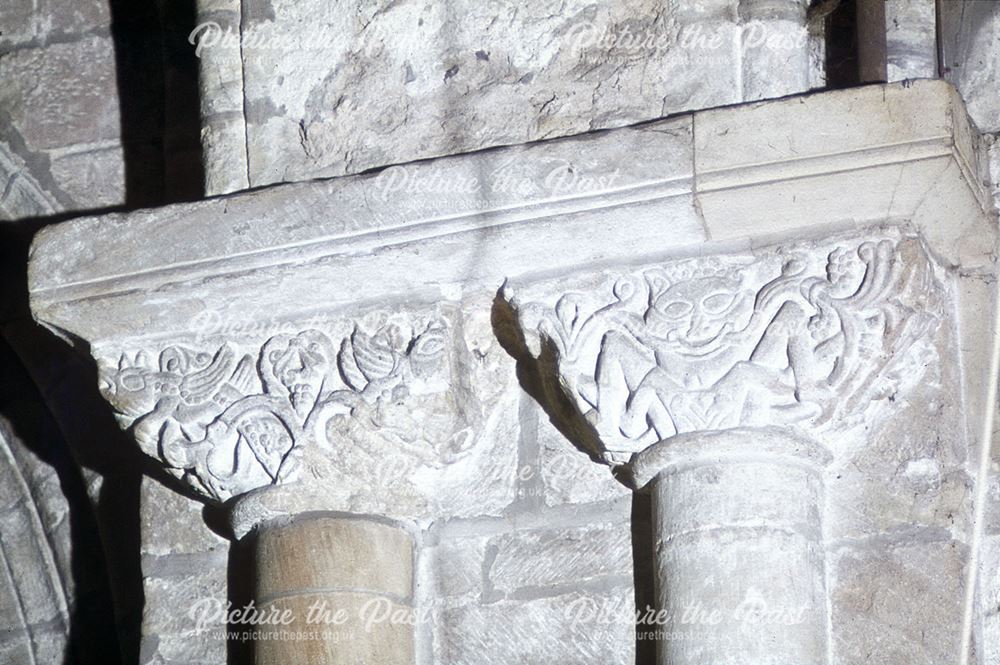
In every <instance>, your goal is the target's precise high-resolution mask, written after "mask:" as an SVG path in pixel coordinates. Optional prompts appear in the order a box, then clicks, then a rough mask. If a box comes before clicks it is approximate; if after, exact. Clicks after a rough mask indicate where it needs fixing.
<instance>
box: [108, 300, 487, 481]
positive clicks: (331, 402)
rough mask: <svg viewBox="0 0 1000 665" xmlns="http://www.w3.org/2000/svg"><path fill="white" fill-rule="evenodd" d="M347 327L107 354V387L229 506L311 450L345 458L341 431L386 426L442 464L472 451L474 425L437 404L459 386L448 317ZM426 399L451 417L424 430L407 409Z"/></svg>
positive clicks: (138, 426) (151, 443)
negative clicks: (241, 341)
mask: <svg viewBox="0 0 1000 665" xmlns="http://www.w3.org/2000/svg"><path fill="white" fill-rule="evenodd" d="M347 326H348V327H349V328H350V329H349V332H346V333H341V334H340V335H336V334H334V333H328V332H323V331H322V330H319V329H316V328H308V327H307V328H303V329H301V330H298V331H292V332H280V333H277V334H274V335H271V336H268V337H266V339H265V341H263V342H262V343H260V342H259V343H256V344H254V343H251V344H234V343H232V342H229V341H216V342H212V341H209V340H197V341H194V342H192V343H190V344H183V343H178V344H169V345H162V346H158V347H156V348H152V349H151V348H143V349H141V350H139V351H137V352H135V353H134V354H133V353H129V352H123V353H121V354H120V355H118V357H117V358H115V357H114V355H111V356H110V357H104V356H99V357H98V360H99V367H100V371H101V379H102V392H103V394H104V396H105V398H106V399H107V400H108V402H109V403H110V404H111V405H112V407H113V408H114V411H115V414H116V416H117V417H118V420H119V422H120V424H121V426H122V427H123V428H124V429H126V430H129V431H131V432H132V433H133V435H134V436H135V439H136V441H137V442H138V444H139V446H140V447H141V448H142V450H143V451H144V452H145V453H146V454H148V455H150V456H151V457H154V458H156V459H158V460H159V461H160V462H162V463H163V465H164V466H165V467H166V468H167V470H168V471H170V472H171V473H172V474H174V475H175V476H177V477H178V478H181V479H183V480H185V481H186V482H188V483H189V484H190V485H191V486H192V487H194V488H195V489H196V490H197V491H198V492H200V493H202V494H204V495H206V496H207V497H209V498H212V499H216V500H220V501H224V500H226V499H228V498H230V497H231V496H234V495H238V494H243V493H245V492H248V491H250V490H253V489H257V488H260V487H264V486H267V485H271V484H279V483H283V482H286V481H294V480H300V479H302V477H303V469H302V459H303V456H304V455H306V454H307V453H308V452H309V451H312V450H316V451H318V450H325V451H326V453H327V454H329V455H343V454H345V452H346V451H344V450H336V449H335V446H334V445H333V443H332V442H333V441H334V440H336V439H337V438H338V432H350V431H353V430H357V429H359V428H360V429H362V430H363V429H365V428H368V429H371V428H378V429H379V431H380V434H381V435H383V436H386V437H391V438H394V439H395V440H396V442H397V443H398V444H399V446H400V447H401V448H405V449H407V450H408V451H409V452H410V453H411V454H412V455H414V456H417V457H420V458H422V459H423V460H425V461H427V462H429V463H431V464H444V463H446V462H447V461H448V460H451V459H455V458H457V457H459V456H461V455H462V453H463V452H465V451H467V450H468V447H469V445H470V443H471V438H472V437H471V435H470V430H469V428H468V426H467V425H466V424H465V423H462V422H458V420H457V419H456V418H457V414H455V413H454V412H451V413H448V414H447V415H446V414H445V413H444V412H443V411H444V410H445V409H446V407H442V405H441V404H436V403H435V402H436V400H435V396H436V395H440V394H441V393H444V392H447V390H448V389H449V387H450V383H451V377H450V372H449V348H448V347H449V345H450V339H449V330H448V323H447V321H446V320H444V319H443V318H431V319H427V318H421V317H407V316H405V315H404V316H396V317H392V318H388V319H386V320H385V321H384V322H383V323H382V324H381V325H378V326H377V327H374V328H368V327H365V326H363V325H362V324H360V323H356V322H347ZM340 327H341V328H343V327H344V326H343V324H341V326H340ZM417 405H419V406H420V407H422V408H424V409H426V410H427V411H429V412H430V415H433V412H434V411H435V409H437V410H438V411H440V413H438V416H440V417H439V418H437V419H432V420H430V421H428V422H426V423H422V424H421V427H416V426H415V425H416V424H415V423H413V422H410V421H408V420H407V418H408V413H407V412H408V410H410V409H413V408H414V407H416V406H417ZM446 430H447V431H446ZM359 438H360V437H359Z"/></svg>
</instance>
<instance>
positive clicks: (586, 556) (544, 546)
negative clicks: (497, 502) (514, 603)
mask: <svg viewBox="0 0 1000 665" xmlns="http://www.w3.org/2000/svg"><path fill="white" fill-rule="evenodd" d="M490 547H491V548H495V550H496V556H495V558H494V559H493V564H492V566H491V567H490V570H489V579H490V582H491V583H492V585H493V587H494V588H496V589H497V590H498V591H501V592H503V593H507V594H510V593H513V592H516V591H518V590H519V589H526V590H533V591H538V590H542V589H551V588H553V587H564V588H565V587H573V586H574V585H581V584H584V585H585V584H588V583H592V582H595V581H598V580H602V579H604V580H621V579H622V578H626V579H628V578H630V577H631V575H632V538H631V532H630V524H629V522H628V521H627V520H625V519H623V520H622V521H621V522H617V523H612V524H595V525H592V526H587V527H578V528H571V529H545V530H531V531H528V530H519V531H515V532H513V533H511V534H508V535H504V536H501V537H498V538H495V539H493V540H492V541H490Z"/></svg>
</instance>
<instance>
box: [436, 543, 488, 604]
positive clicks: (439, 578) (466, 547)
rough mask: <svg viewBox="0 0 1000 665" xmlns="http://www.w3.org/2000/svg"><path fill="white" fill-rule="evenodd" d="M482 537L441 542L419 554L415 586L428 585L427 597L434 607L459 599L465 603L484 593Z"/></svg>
mask: <svg viewBox="0 0 1000 665" xmlns="http://www.w3.org/2000/svg"><path fill="white" fill-rule="evenodd" d="M488 541H489V538H488V537H486V536H467V537H456V538H449V539H442V540H441V542H440V543H438V544H436V545H434V546H430V547H426V548H424V549H423V550H422V551H421V554H420V575H419V576H418V580H420V581H418V583H423V584H429V585H430V590H429V592H428V593H427V596H428V597H429V598H431V599H432V602H434V603H435V604H441V603H445V602H448V600H449V599H451V598H452V597H455V596H458V597H462V598H463V599H464V601H465V602H466V603H467V602H468V601H469V600H471V599H474V598H478V597H479V596H480V595H481V594H482V593H483V590H484V579H485V573H484V569H485V561H486V546H487V542H488Z"/></svg>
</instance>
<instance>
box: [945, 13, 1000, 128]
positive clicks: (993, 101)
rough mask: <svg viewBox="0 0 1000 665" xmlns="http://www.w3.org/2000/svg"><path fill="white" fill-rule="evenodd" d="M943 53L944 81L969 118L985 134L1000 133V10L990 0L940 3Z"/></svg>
mask: <svg viewBox="0 0 1000 665" xmlns="http://www.w3.org/2000/svg"><path fill="white" fill-rule="evenodd" d="M940 8H941V17H940V24H941V35H940V40H941V50H942V63H941V64H942V65H943V67H944V74H945V78H947V79H948V80H949V81H951V82H952V83H954V84H955V87H956V88H958V90H959V91H960V92H961V93H962V96H963V98H964V99H965V101H966V104H967V105H968V108H969V115H971V116H972V119H973V120H974V121H975V122H976V125H977V126H978V127H979V129H980V130H981V131H984V132H994V133H995V132H998V131H1000V102H998V100H997V96H996V95H995V94H991V92H988V91H993V90H996V87H997V77H998V76H1000V55H998V53H997V50H996V47H995V44H996V42H997V37H998V35H1000V6H998V5H997V3H995V2H991V1H990V0H964V1H963V2H945V3H941V5H940Z"/></svg>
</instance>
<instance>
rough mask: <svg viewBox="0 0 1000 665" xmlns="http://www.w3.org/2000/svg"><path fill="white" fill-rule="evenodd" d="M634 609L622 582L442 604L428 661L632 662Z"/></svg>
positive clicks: (455, 664) (453, 664) (456, 664)
mask: <svg viewBox="0 0 1000 665" xmlns="http://www.w3.org/2000/svg"><path fill="white" fill-rule="evenodd" d="M634 613H635V607H634V605H633V599H632V592H631V589H630V588H628V587H626V588H622V589H619V590H617V591H614V592H609V593H604V594H596V593H594V594H581V593H569V594H565V595H560V596H553V597H547V598H538V599H531V600H523V601H512V600H505V601H498V602H496V603H493V604H489V605H481V606H476V605H472V606H465V607H457V608H452V609H446V610H443V611H441V612H440V613H439V614H438V615H437V616H436V620H435V622H434V662H437V663H449V664H450V665H477V664H479V663H483V662H491V663H537V662H549V661H550V660H551V659H552V658H554V657H555V658H558V662H559V663H566V664H567V665H585V664H588V663H602V664H604V663H607V664H608V665H625V664H626V663H633V662H634V661H635V627H634V624H633V621H634V619H633V617H634ZM553 654H555V656H554V655H553Z"/></svg>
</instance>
